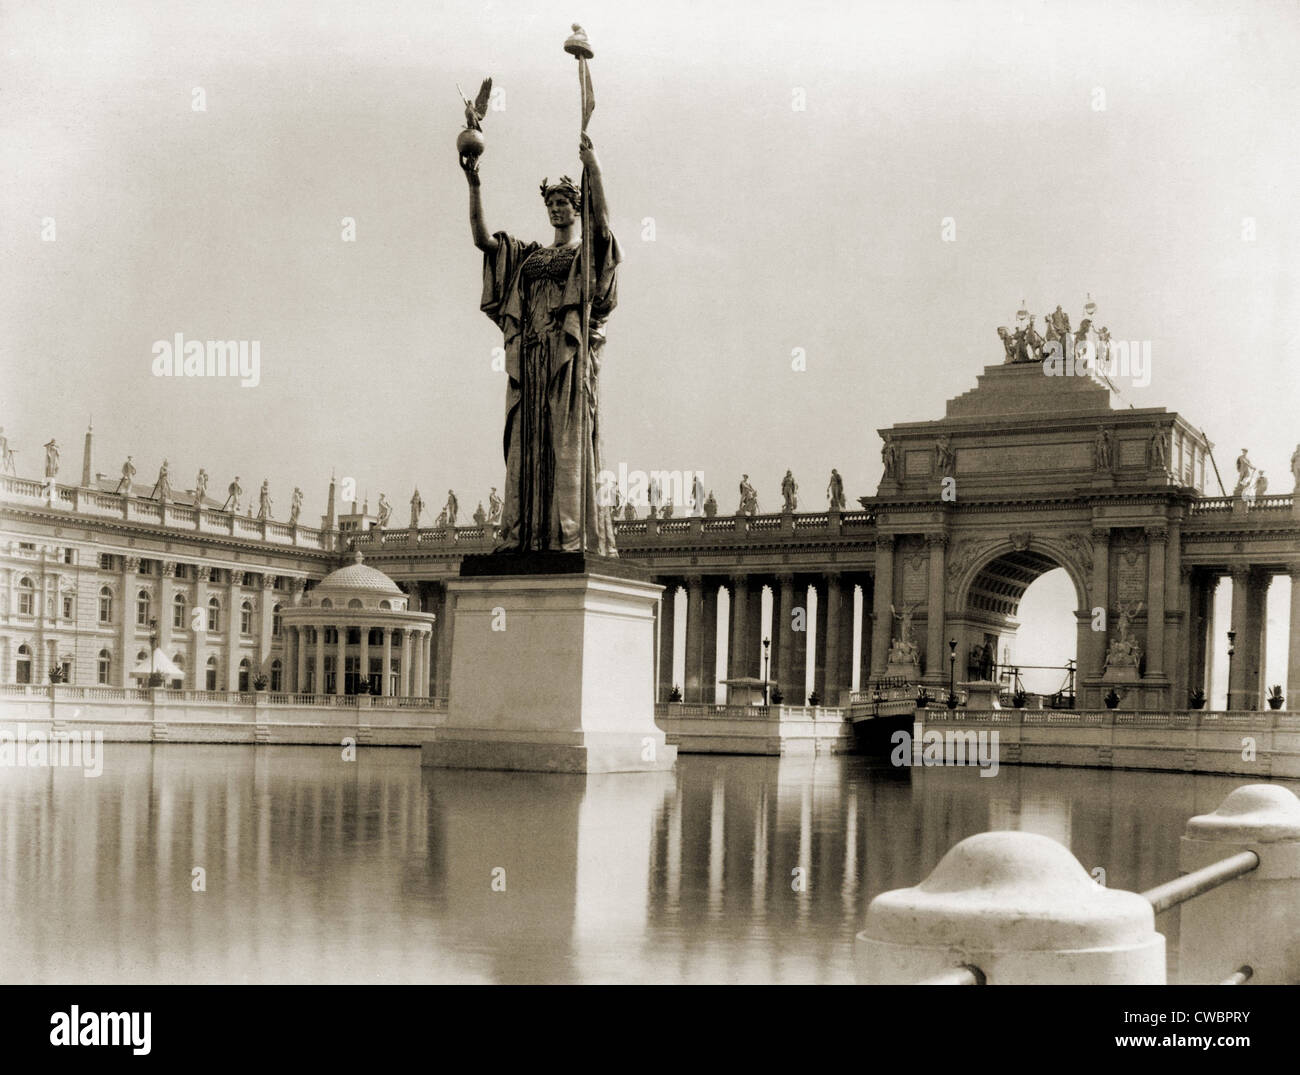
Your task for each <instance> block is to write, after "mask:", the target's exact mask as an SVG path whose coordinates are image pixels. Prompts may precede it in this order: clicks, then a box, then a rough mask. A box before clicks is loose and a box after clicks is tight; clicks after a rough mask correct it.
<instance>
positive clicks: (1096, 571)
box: [1089, 527, 1110, 676]
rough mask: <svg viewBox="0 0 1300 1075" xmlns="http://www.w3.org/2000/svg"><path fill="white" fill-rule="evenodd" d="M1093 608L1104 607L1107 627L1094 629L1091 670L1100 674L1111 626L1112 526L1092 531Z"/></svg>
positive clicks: (1104, 665) (1104, 660)
mask: <svg viewBox="0 0 1300 1075" xmlns="http://www.w3.org/2000/svg"><path fill="white" fill-rule="evenodd" d="M1092 546H1093V554H1092V564H1093V567H1092V608H1091V609H1089V612H1092V611H1094V610H1095V609H1098V608H1100V609H1102V610H1103V611H1104V613H1105V618H1104V619H1103V620H1102V622H1103V623H1104V624H1105V627H1104V628H1103V629H1102V630H1100V631H1093V632H1092V638H1093V646H1092V661H1091V662H1090V664H1091V668H1090V669H1089V671H1091V672H1092V673H1093V674H1094V675H1098V676H1100V675H1101V674H1102V673H1103V672H1104V671H1105V670H1106V638H1107V635H1108V634H1109V628H1110V527H1100V528H1098V529H1096V530H1094V531H1093V532H1092Z"/></svg>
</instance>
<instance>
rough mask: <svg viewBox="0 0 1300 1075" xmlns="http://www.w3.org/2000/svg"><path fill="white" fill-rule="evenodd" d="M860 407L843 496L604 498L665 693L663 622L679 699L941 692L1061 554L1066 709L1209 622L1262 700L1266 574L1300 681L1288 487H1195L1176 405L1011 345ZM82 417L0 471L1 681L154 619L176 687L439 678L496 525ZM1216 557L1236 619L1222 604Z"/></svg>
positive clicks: (100, 671) (101, 664)
mask: <svg viewBox="0 0 1300 1075" xmlns="http://www.w3.org/2000/svg"><path fill="white" fill-rule="evenodd" d="M879 433H880V436H881V438H882V440H883V443H884V449H883V453H882V454H883V458H884V461H885V473H884V477H883V478H882V480H881V482H880V485H879V487H878V489H877V491H876V494H875V495H874V496H869V497H863V498H861V499H860V501H859V503H860V504H861V508H860V509H855V510H852V511H850V510H828V511H814V512H780V513H775V514H768V515H757V514H755V515H725V516H724V515H714V516H704V515H692V516H688V517H675V518H657V517H642V518H634V519H620V520H619V521H618V522H617V523H616V524H615V529H616V535H617V541H618V546H619V555H620V556H621V557H622V558H624V559H626V560H630V561H633V562H635V563H637V564H639V565H641V566H642V567H644V568H645V570H646V572H647V573H648V574H649V576H650V577H651V578H652V579H653V580H654V581H656V582H658V583H661V584H663V585H664V586H665V587H666V590H665V594H664V599H663V602H662V604H661V607H660V610H659V616H658V662H657V663H658V668H657V672H656V682H657V689H658V697H659V700H661V701H662V700H666V699H667V697H668V694H669V692H670V691H671V689H672V688H673V686H675V685H678V684H675V683H674V676H673V665H674V653H675V652H676V653H677V654H678V655H680V653H681V651H682V649H683V648H684V651H685V680H684V682H682V683H681V684H680V687H681V688H682V691H683V694H684V697H685V700H686V701H688V702H690V701H698V702H709V701H713V700H714V698H715V694H716V690H717V684H718V683H719V682H720V681H721V680H723V679H727V678H741V677H749V678H754V677H762V676H763V674H764V663H766V664H767V674H768V678H770V679H771V680H774V681H776V682H777V683H778V684H780V685H781V687H782V689H783V691H784V692H785V693H786V695H787V701H789V702H800V701H802V700H803V699H802V698H801V697H799V695H802V694H803V693H804V691H803V686H804V684H805V683H806V682H811V683H812V685H813V687H814V689H815V691H816V692H817V694H818V696H819V698H820V699H822V700H823V701H824V702H826V703H827V704H830V705H835V704H838V703H847V702H848V700H849V694H850V692H851V690H852V689H853V688H854V687H855V686H856V687H858V688H862V689H865V688H868V687H869V686H870V685H871V684H872V683H877V682H882V681H885V680H891V681H893V680H896V679H897V678H898V677H899V676H903V677H905V678H907V679H911V680H914V681H916V682H919V683H921V684H925V685H927V686H929V687H932V688H933V689H934V691H936V692H941V691H943V690H944V689H946V687H947V684H948V683H949V680H950V677H952V676H953V675H954V672H955V677H956V678H957V679H959V680H963V679H968V678H971V677H972V676H973V675H974V674H975V671H976V670H977V666H978V661H977V659H976V657H975V656H973V655H977V654H978V653H979V652H980V651H981V648H982V647H985V646H989V647H991V649H992V651H993V652H994V653H996V652H998V651H999V648H1000V643H1001V642H1002V641H1004V640H1005V639H1008V638H1010V637H1012V636H1013V635H1014V631H1015V628H1016V626H1017V620H1016V614H1017V610H1018V607H1019V602H1020V598H1021V597H1022V596H1023V594H1024V592H1025V590H1026V589H1027V588H1028V586H1029V585H1030V584H1031V583H1032V582H1033V581H1034V580H1035V579H1037V578H1038V577H1039V576H1040V575H1042V574H1043V573H1045V572H1047V571H1049V570H1053V569H1055V568H1058V567H1059V568H1064V570H1065V571H1066V573H1067V574H1068V576H1069V578H1070V580H1071V582H1072V584H1073V587H1074V590H1075V594H1076V603H1075V608H1074V609H1073V610H1072V611H1073V615H1074V619H1075V629H1076V661H1077V676H1076V682H1075V691H1076V699H1075V700H1074V703H1075V704H1077V705H1078V706H1079V707H1081V708H1096V707H1098V706H1100V705H1101V703H1102V699H1103V697H1104V696H1105V695H1106V694H1107V693H1108V692H1109V691H1111V690H1115V691H1117V692H1118V693H1119V694H1121V696H1122V697H1123V698H1124V706H1125V708H1130V709H1137V710H1143V711H1168V710H1174V709H1182V708H1185V707H1186V705H1187V699H1188V696H1189V693H1190V692H1191V691H1193V690H1195V689H1197V688H1201V689H1205V690H1207V691H1208V690H1209V688H1210V686H1211V685H1210V684H1209V682H1208V677H1209V674H1210V667H1211V664H1212V656H1213V649H1214V647H1218V646H1226V644H1227V643H1226V632H1227V631H1228V630H1229V629H1231V630H1233V631H1235V637H1236V642H1235V654H1234V657H1233V659H1232V661H1231V665H1230V668H1231V672H1230V682H1229V708H1233V709H1257V708H1260V707H1262V705H1263V704H1264V692H1265V689H1266V684H1265V682H1264V676H1265V668H1264V652H1265V643H1266V630H1267V619H1266V600H1267V593H1268V587H1269V584H1270V582H1271V581H1272V579H1274V578H1276V577H1277V576H1279V575H1282V574H1289V575H1290V577H1291V579H1292V583H1293V585H1292V589H1291V594H1292V596H1291V609H1290V639H1289V643H1288V655H1289V659H1288V670H1287V671H1288V682H1289V684H1290V686H1291V688H1292V689H1300V584H1297V583H1300V501H1298V500H1297V498H1296V497H1295V496H1294V495H1292V494H1287V495H1280V496H1279V495H1263V496H1252V495H1250V492H1249V490H1243V489H1238V490H1237V491H1236V493H1235V495H1232V496H1206V495H1205V493H1206V485H1207V472H1208V473H1209V475H1210V476H1212V474H1213V469H1212V462H1211V459H1212V456H1211V450H1212V445H1211V444H1210V443H1209V442H1208V441H1207V440H1206V438H1205V437H1204V435H1203V434H1202V433H1201V432H1200V430H1199V427H1198V426H1196V425H1193V424H1192V423H1190V422H1188V421H1187V420H1186V419H1184V418H1183V417H1182V416H1180V415H1178V414H1175V413H1172V412H1169V411H1166V410H1164V409H1163V408H1141V409H1134V408H1128V409H1122V410H1121V409H1115V408H1113V407H1112V405H1111V397H1110V392H1109V390H1108V389H1107V388H1106V387H1104V386H1101V385H1099V384H1097V383H1096V382H1094V381H1093V380H1092V379H1090V378H1087V377H1083V378H1062V377H1048V376H1044V367H1043V365H1042V364H1041V363H1011V364H1006V365H999V366H990V367H987V368H986V369H985V370H984V372H983V373H982V374H981V375H980V376H979V379H978V385H977V387H976V388H975V389H973V390H972V391H970V392H966V393H965V394H963V395H960V396H958V397H956V398H954V399H952V400H950V401H949V402H948V405H947V413H946V414H945V416H944V417H943V418H941V419H938V420H935V421H926V422H908V423H900V424H896V425H894V426H892V427H889V428H888V429H882V430H880V431H879ZM87 438H88V439H87V445H86V462H85V465H84V466H83V475H82V481H81V482H80V483H78V484H75V485H73V484H64V483H62V482H60V481H58V480H57V478H54V479H48V480H41V479H40V478H28V477H14V476H3V477H0V682H3V683H7V684H16V683H42V682H47V681H48V678H49V674H50V669H51V668H57V669H59V670H60V671H61V672H63V673H65V674H66V676H67V679H68V681H69V682H72V683H76V684H82V685H94V684H104V685H113V686H129V685H133V683H134V682H135V680H133V678H132V676H133V673H134V672H135V671H136V670H137V668H138V666H139V664H140V661H141V660H142V659H143V658H145V657H147V655H148V654H149V652H150V646H151V638H156V642H157V646H158V648H160V649H161V650H162V651H163V653H164V654H166V655H167V656H168V657H170V658H171V660H172V661H173V662H174V664H175V665H176V666H177V667H178V668H179V669H180V670H181V671H182V673H183V677H184V679H183V683H181V684H180V685H181V686H183V687H185V688H186V689H190V690H197V691H203V690H223V691H244V690H248V689H250V688H251V687H253V686H255V685H257V684H258V683H259V682H261V678H262V677H265V682H264V683H263V684H262V685H264V686H265V687H266V688H267V689H268V690H270V691H272V692H293V693H300V694H321V693H334V694H350V693H352V692H353V691H354V690H361V691H366V692H369V693H373V694H393V695H398V696H407V697H434V698H439V697H445V696H446V695H447V693H448V689H449V683H448V678H449V671H450V654H451V644H450V643H451V638H452V637H453V634H454V631H455V610H454V609H453V608H449V607H448V605H447V589H446V586H447V583H448V582H449V581H450V580H451V579H453V578H455V577H457V574H458V571H459V566H460V561H461V559H462V557H463V556H464V555H466V554H469V553H481V552H485V551H487V550H489V549H490V548H491V547H492V544H493V542H494V539H495V532H494V529H493V527H492V525H491V524H490V523H488V522H486V521H485V522H482V523H475V524H474V525H471V526H435V527H405V528H392V527H387V528H383V529H381V528H379V527H378V525H377V519H376V518H374V517H373V516H371V515H369V513H368V512H365V511H361V512H357V511H355V508H354V511H353V513H352V514H351V515H348V516H336V514H335V505H334V488H333V483H331V488H330V498H329V508H328V510H327V513H326V515H325V516H324V517H323V518H322V519H321V525H320V526H319V527H307V526H301V525H298V524H297V523H296V522H295V523H294V524H289V523H285V522H277V521H274V520H272V519H269V518H262V519H254V518H251V517H249V516H246V515H240V514H238V513H237V512H235V511H226V510H223V509H222V507H221V505H219V504H217V503H216V502H214V501H211V500H208V499H207V498H206V497H204V498H196V497H195V496H194V494H193V493H192V492H186V491H176V492H174V493H172V494H171V495H170V496H166V495H164V496H159V495H157V490H149V489H147V488H146V487H143V486H135V485H129V486H128V487H126V488H116V489H115V488H113V487H112V484H113V483H112V482H111V481H105V480H104V479H103V478H102V476H92V475H91V474H90V466H89V460H90V453H91V444H90V441H89V434H88V435H87ZM358 553H361V554H363V555H364V560H365V562H364V564H361V563H358V562H355V561H356V560H357V554H358ZM1224 578H1231V580H1232V614H1231V623H1228V624H1225V623H1217V624H1216V623H1215V622H1214V614H1213V607H1214V600H1213V599H1214V594H1215V590H1216V588H1217V586H1218V585H1219V583H1220V580H1222V579H1224ZM348 583H351V584H353V588H352V589H351V590H349V588H348ZM331 590H333V592H331ZM765 591H767V597H766V600H764V593H765ZM723 592H726V593H727V595H728V597H727V600H726V607H727V608H728V609H729V612H728V614H727V616H726V617H725V619H726V621H727V622H726V623H725V625H720V624H719V607H720V595H721V594H722V593H723ZM813 592H815V593H816V599H815V601H813V600H811V594H812V593H813ZM680 601H684V602H685V605H686V611H685V616H684V623H685V639H684V640H683V641H684V646H683V644H682V643H679V642H678V640H677V639H676V638H675V637H674V629H675V626H676V624H677V622H678V620H679V616H678V615H677V613H676V607H675V606H676V604H677V603H678V602H680ZM814 606H815V609H816V612H815V616H814V617H813V619H814V623H813V624H809V625H808V629H807V630H806V631H798V630H795V629H794V627H793V626H792V625H794V624H797V623H799V622H800V617H799V616H798V615H797V613H796V610H800V609H807V608H811V607H814ZM765 608H770V615H769V616H764V615H763V614H762V610H763V609H765ZM151 623H152V624H153V626H152V627H151ZM720 627H721V630H719V628H720ZM719 637H722V638H723V639H725V644H724V647H723V652H721V653H720V652H719V642H718V640H719ZM765 639H766V640H768V641H769V642H770V646H769V647H768V648H767V649H766V650H765V648H764V646H763V641H764V640H765ZM954 643H955V645H954ZM954 665H955V668H954ZM810 670H811V672H810ZM340 671H341V672H342V674H341V675H340V674H339V673H340ZM169 685H171V684H169ZM796 685H797V686H796Z"/></svg>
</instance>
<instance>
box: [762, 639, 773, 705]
mask: <svg viewBox="0 0 1300 1075" xmlns="http://www.w3.org/2000/svg"><path fill="white" fill-rule="evenodd" d="M771 646H772V640H771V639H770V638H765V639H763V705H764V706H766V705H767V669H768V660H769V658H770V657H771V653H770V652H769V651H770V649H771Z"/></svg>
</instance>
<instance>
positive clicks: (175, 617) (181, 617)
mask: <svg viewBox="0 0 1300 1075" xmlns="http://www.w3.org/2000/svg"><path fill="white" fill-rule="evenodd" d="M172 626H173V627H175V628H177V629H179V630H182V631H183V630H185V595H184V594H183V593H178V594H177V595H176V596H175V597H173V598H172Z"/></svg>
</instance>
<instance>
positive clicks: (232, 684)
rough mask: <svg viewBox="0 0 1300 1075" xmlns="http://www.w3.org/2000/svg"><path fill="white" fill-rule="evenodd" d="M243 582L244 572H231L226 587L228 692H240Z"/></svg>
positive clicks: (250, 686) (251, 685) (250, 687)
mask: <svg viewBox="0 0 1300 1075" xmlns="http://www.w3.org/2000/svg"><path fill="white" fill-rule="evenodd" d="M232 518H233V516H232ZM243 581H244V573H243V572H242V571H231V572H230V584H229V586H227V587H226V593H227V597H226V690H228V691H237V690H239V658H240V649H239V638H240V631H239V620H240V618H241V615H242V613H243V610H242V609H241V608H240V607H239V606H240V604H241V603H242V602H241V600H240V595H241V594H240V586H241V585H242V584H243ZM250 678H251V676H250ZM248 687H249V689H250V690H251V689H252V687H253V684H252V683H249V685H248Z"/></svg>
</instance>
